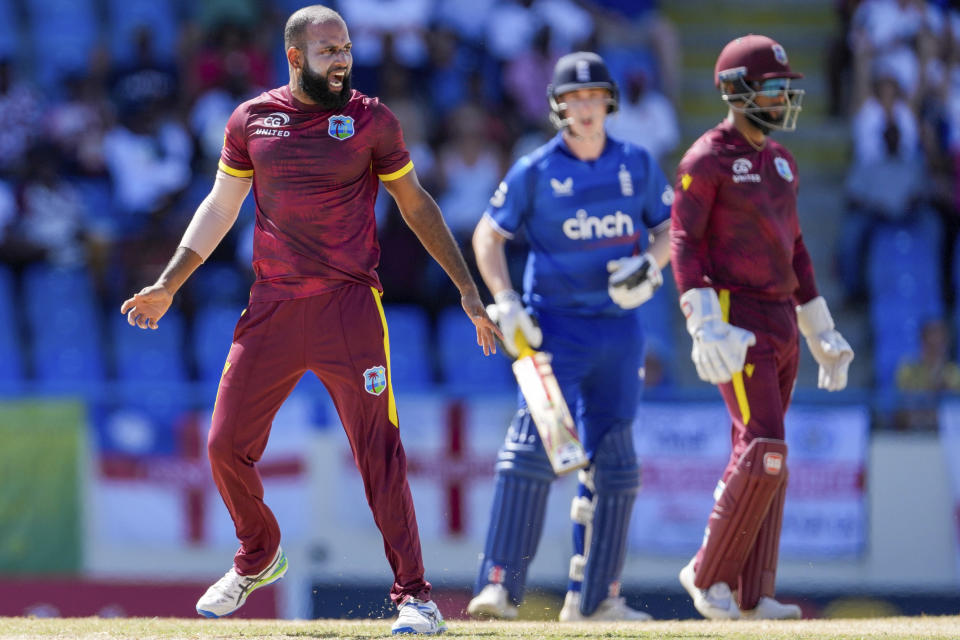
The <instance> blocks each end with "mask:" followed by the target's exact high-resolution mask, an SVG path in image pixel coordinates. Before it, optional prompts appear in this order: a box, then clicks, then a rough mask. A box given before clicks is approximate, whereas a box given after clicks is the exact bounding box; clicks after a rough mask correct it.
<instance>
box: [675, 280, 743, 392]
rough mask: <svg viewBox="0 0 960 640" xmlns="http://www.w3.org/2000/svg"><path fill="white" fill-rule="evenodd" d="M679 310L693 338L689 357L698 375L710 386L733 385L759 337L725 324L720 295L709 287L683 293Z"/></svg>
mask: <svg viewBox="0 0 960 640" xmlns="http://www.w3.org/2000/svg"><path fill="white" fill-rule="evenodd" d="M680 308H681V309H682V310H683V315H684V316H686V318H687V332H688V333H689V334H690V337H692V338H693V350H692V351H691V352H690V358H691V359H692V360H693V364H694V365H695V366H696V367H697V375H698V376H700V379H701V380H703V381H704V382H709V383H710V384H722V383H724V382H730V380H731V379H732V378H733V374H735V373H737V372H738V371H742V370H743V365H744V362H746V360H747V348H749V347H752V346H753V345H755V344H756V343H757V337H756V336H755V335H753V333H752V332H750V331H747V330H746V329H740V328H739V327H735V326H733V325H732V324H730V323H728V322H724V321H723V319H722V318H723V316H722V314H721V311H720V300H719V299H718V298H717V292H716V291H714V290H713V289H711V288H709V287H707V288H703V289H690V290H689V291H687V292H686V293H684V294H683V295H682V296H680Z"/></svg>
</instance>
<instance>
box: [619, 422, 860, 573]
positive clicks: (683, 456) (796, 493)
mask: <svg viewBox="0 0 960 640" xmlns="http://www.w3.org/2000/svg"><path fill="white" fill-rule="evenodd" d="M868 429H869V416H868V413H867V410H866V409H865V408H863V407H803V406H794V407H792V408H791V409H790V411H789V412H788V413H787V419H786V432H787V446H788V454H787V466H788V468H789V471H790V479H789V486H788V488H787V502H786V507H785V509H784V522H783V531H782V537H781V553H782V555H784V556H805V557H806V556H821V557H823V556H832V557H838V556H844V557H855V556H857V555H859V554H861V553H862V552H863V551H864V548H865V544H866V526H867V521H866V492H865V483H864V475H865V469H866V460H867V445H868ZM635 436H636V448H637V454H638V456H639V458H640V466H641V478H642V480H641V482H642V486H641V490H640V495H639V496H638V498H637V504H636V507H635V508H634V513H633V520H632V523H631V527H630V536H631V539H630V543H631V551H632V552H634V553H640V554H661V553H676V554H678V555H688V554H690V553H691V552H692V551H694V550H696V549H697V547H698V546H699V545H700V542H701V540H702V538H703V533H704V528H705V527H706V523H707V517H708V516H709V514H710V510H711V509H712V507H713V501H714V499H713V492H714V489H715V488H716V486H717V481H718V480H719V479H720V477H721V475H722V474H723V470H724V468H725V467H726V464H727V461H728V459H729V456H730V418H729V416H728V415H727V411H726V409H725V408H724V406H723V405H722V404H720V403H716V404H714V403H703V404H687V405H684V406H680V405H677V404H662V403H645V404H643V405H641V407H640V418H639V420H638V421H637V424H636V426H635Z"/></svg>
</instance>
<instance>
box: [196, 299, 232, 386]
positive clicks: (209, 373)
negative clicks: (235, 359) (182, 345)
mask: <svg viewBox="0 0 960 640" xmlns="http://www.w3.org/2000/svg"><path fill="white" fill-rule="evenodd" d="M242 311H243V310H242V309H241V308H240V307H238V306H236V305H226V304H214V305H207V306H204V307H200V308H199V309H197V313H196V316H195V317H194V321H193V340H192V343H193V357H194V360H195V362H196V364H197V373H198V375H199V377H200V381H201V382H203V383H205V384H212V385H213V386H214V387H216V385H217V384H219V383H220V375H221V373H223V366H224V363H225V362H226V361H227V353H228V352H229V351H230V344H231V342H232V341H233V330H234V329H235V328H236V326H237V321H238V320H239V319H240V314H241V312H242Z"/></svg>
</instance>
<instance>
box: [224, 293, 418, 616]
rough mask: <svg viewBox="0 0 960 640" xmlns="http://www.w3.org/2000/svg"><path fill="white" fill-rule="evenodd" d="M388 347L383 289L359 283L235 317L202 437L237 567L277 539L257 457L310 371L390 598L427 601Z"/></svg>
mask: <svg viewBox="0 0 960 640" xmlns="http://www.w3.org/2000/svg"><path fill="white" fill-rule="evenodd" d="M388 354H389V342H388V337H387V327H386V321H385V319H384V315H383V307H382V306H381V304H380V294H379V293H378V292H377V291H376V289H373V288H371V287H368V286H365V285H360V284H349V285H346V286H343V287H341V288H339V289H336V290H334V291H331V292H329V293H324V294H321V295H315V296H310V297H306V298H297V299H293V300H282V301H273V302H253V303H251V304H250V306H249V307H248V309H247V310H246V311H245V312H244V314H243V315H242V316H241V318H240V320H239V322H238V323H237V327H236V330H235V331H234V335H233V345H232V346H231V348H230V353H229V355H228V356H227V362H226V364H225V366H224V370H223V377H222V378H221V380H220V388H219V390H218V392H217V400H216V403H215V405H214V411H213V424H212V425H211V428H210V436H209V440H208V443H207V449H208V453H209V457H210V466H211V468H212V470H213V478H214V481H215V482H216V484H217V488H218V489H219V490H220V495H221V497H222V498H223V501H224V503H225V504H226V506H227V509H228V510H229V511H230V516H231V517H232V518H233V522H234V525H235V526H236V531H237V538H239V540H240V549H239V551H237V554H236V556H235V558H234V566H235V567H236V570H237V572H238V573H240V574H241V575H250V574H256V573H258V572H259V571H262V570H263V569H264V568H265V567H266V566H267V565H268V564H269V563H270V561H271V560H272V559H273V556H274V555H275V554H276V551H277V547H278V546H279V544H280V529H279V527H278V525H277V521H276V518H275V517H274V515H273V513H272V512H271V511H270V508H269V507H267V505H266V504H265V503H264V501H263V484H262V483H261V481H260V474H259V473H258V472H257V467H256V463H257V462H258V461H259V460H260V457H261V456H262V454H263V451H264V448H265V447H266V445H267V439H268V437H269V435H270V427H271V424H272V422H273V418H274V416H275V415H276V413H277V411H278V409H279V408H280V405H281V404H283V401H284V400H285V399H286V398H287V396H289V395H290V392H291V391H293V388H294V387H295V386H296V384H297V382H298V381H299V380H300V377H301V376H302V375H303V374H304V373H305V372H306V371H313V372H314V373H315V374H316V375H317V376H318V377H319V378H320V380H321V381H322V382H323V384H324V386H325V387H326V388H327V390H328V391H329V393H330V396H331V398H332V399H333V403H334V406H335V407H336V409H337V413H338V414H339V416H340V420H341V422H342V423H343V428H344V431H346V434H347V438H348V439H349V441H350V448H351V449H352V451H353V456H354V460H355V462H356V465H357V469H358V470H359V471H360V475H361V476H362V477H363V486H364V490H365V493H366V496H367V503H368V504H369V505H370V509H371V510H372V511H373V519H374V521H375V522H376V524H377V527H378V528H379V529H380V533H381V534H382V535H383V542H384V550H385V551H386V555H387V560H388V562H389V563H390V568H391V569H392V570H393V574H394V584H393V587H392V588H391V590H390V597H391V599H392V600H393V601H394V602H398V601H400V600H402V599H405V598H406V597H408V596H413V597H417V598H422V599H429V594H430V584H429V583H428V582H426V581H425V580H424V570H423V559H422V556H421V550H420V536H419V532H418V529H417V521H416V515H415V513H414V508H413V499H412V497H411V495H410V487H409V485H408V484H407V477H406V466H407V465H406V456H405V454H404V450H403V445H402V444H401V442H400V430H399V428H398V420H397V414H396V404H395V400H394V397H393V391H392V385H391V384H390V380H389V370H390V363H389V355H388Z"/></svg>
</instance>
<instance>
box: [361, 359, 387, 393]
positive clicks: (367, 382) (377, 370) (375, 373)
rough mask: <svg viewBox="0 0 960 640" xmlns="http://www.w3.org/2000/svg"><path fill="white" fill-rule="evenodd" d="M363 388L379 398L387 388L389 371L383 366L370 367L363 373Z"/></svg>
mask: <svg viewBox="0 0 960 640" xmlns="http://www.w3.org/2000/svg"><path fill="white" fill-rule="evenodd" d="M363 388H364V389H366V391H367V393H369V394H371V395H374V396H378V395H380V394H381V393H383V390H384V389H386V388H387V370H386V369H385V368H383V367H382V366H378V367H370V368H369V369H367V370H366V371H364V372H363Z"/></svg>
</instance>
